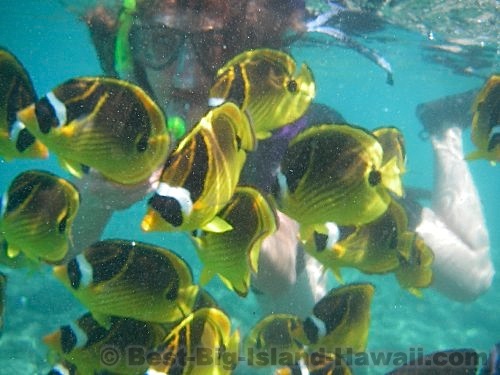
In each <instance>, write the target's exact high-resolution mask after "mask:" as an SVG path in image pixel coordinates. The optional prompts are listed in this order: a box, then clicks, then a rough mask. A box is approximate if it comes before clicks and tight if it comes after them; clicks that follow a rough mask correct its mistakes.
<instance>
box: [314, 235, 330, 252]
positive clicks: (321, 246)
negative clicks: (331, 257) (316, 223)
mask: <svg viewBox="0 0 500 375" xmlns="http://www.w3.org/2000/svg"><path fill="white" fill-rule="evenodd" d="M327 242H328V236H327V235H326V234H323V233H318V232H314V245H315V247H316V251H317V252H318V253H320V252H322V251H324V250H325V249H326V243H327Z"/></svg>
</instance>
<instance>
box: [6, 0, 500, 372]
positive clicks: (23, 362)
mask: <svg viewBox="0 0 500 375" xmlns="http://www.w3.org/2000/svg"><path fill="white" fill-rule="evenodd" d="M497 35H498V34H497ZM362 42H363V43H365V44H366V45H369V46H371V47H372V48H375V49H376V50H377V51H378V52H379V53H380V54H381V55H383V56H384V57H385V58H386V59H387V60H388V61H390V63H391V65H392V67H393V70H394V80H395V84H394V86H390V85H387V84H386V83H385V73H384V72H383V71H382V70H380V69H379V68H378V67H377V66H375V65H374V64H373V63H371V62H370V61H368V60H366V59H365V58H363V57H361V56H360V55H359V54H357V53H355V52H353V51H351V50H348V49H345V48H343V47H341V46H335V45H332V46H329V47H328V48H324V47H323V48H318V47H313V46H306V47H304V46H301V47H300V48H299V46H297V47H296V48H293V49H292V52H293V55H294V57H295V58H296V59H297V61H298V62H306V63H307V64H308V65H309V66H310V67H311V69H312V71H313V73H314V76H315V79H316V84H317V88H318V92H317V101H319V102H322V103H325V104H328V105H330V106H332V107H333V108H335V109H337V110H338V111H340V112H341V113H342V114H343V116H344V117H345V118H346V119H347V120H348V121H349V122H351V123H354V124H357V125H360V126H363V127H365V128H368V129H372V128H375V127H378V126H381V125H394V126H397V127H398V128H400V129H401V130H402V131H403V133H404V136H405V139H406V142H407V157H408V168H407V170H408V172H407V174H406V175H405V177H404V183H405V185H406V186H412V187H421V188H425V189H430V188H432V183H433V178H432V165H433V160H432V153H431V148H430V144H429V141H427V140H424V139H422V138H421V137H420V136H419V134H420V132H421V130H422V125H421V124H420V123H419V121H418V119H417V117H416V115H415V107H416V106H417V105H418V104H419V103H422V102H427V101H431V100H434V99H437V98H440V97H442V96H445V95H451V94H455V93H460V92H463V91H466V90H469V89H472V88H478V87H480V86H481V85H482V84H483V82H484V78H482V77H479V76H475V75H461V74H457V72H455V71H454V70H453V69H452V68H450V67H449V66H445V65H440V64H436V63H433V62H431V61H430V60H429V53H428V52H425V50H424V47H425V46H426V45H428V44H429V43H431V41H430V40H429V38H427V37H426V36H425V35H422V34H419V33H416V32H409V31H404V30H402V29H398V28H395V27H394V28H387V29H385V30H384V32H383V34H377V33H373V34H370V35H367V36H365V37H364V38H363V39H362ZM0 45H2V46H4V47H7V48H8V49H9V50H10V51H11V52H13V53H14V54H15V55H16V56H17V57H18V58H19V59H20V60H21V61H22V62H23V63H24V65H25V67H26V69H27V70H28V72H29V73H30V74H31V77H32V80H33V83H34V85H35V88H36V90H37V92H38V94H39V95H43V94H45V93H46V92H48V91H50V90H51V89H52V88H53V87H55V86H56V85H58V84H60V83H62V82H63V81H65V80H67V79H69V78H73V77H76V76H84V75H98V74H100V67H99V65H98V62H97V59H96V57H95V54H94V51H93V48H92V46H91V42H90V40H89V38H88V35H87V30H86V29H85V27H84V25H83V24H82V23H81V22H79V21H78V20H77V19H76V17H75V16H74V15H72V14H70V13H69V12H67V11H66V10H65V9H63V7H62V6H61V5H60V4H59V3H58V2H57V1H38V0H23V1H22V2H20V1H13V0H3V1H1V2H0ZM488 71H489V73H492V72H495V71H496V72H498V71H500V64H499V57H498V54H497V55H496V56H495V57H494V59H493V60H492V61H491V66H487V67H486V68H485V69H484V70H483V71H482V74H483V76H486V75H487V73H488ZM469 139H470V133H469V131H466V133H465V148H466V151H467V150H471V149H472V145H471V144H470V141H469ZM31 168H40V169H46V170H51V171H53V172H55V173H57V174H59V175H61V176H64V177H68V174H67V173H66V172H64V171H63V170H61V169H60V168H59V166H58V165H57V162H56V161H55V160H54V159H50V160H48V161H14V162H11V163H5V162H3V161H2V162H0V192H4V191H5V190H6V188H7V186H8V184H9V182H10V181H11V180H12V178H14V177H15V176H16V175H17V174H18V173H20V172H21V171H23V170H26V169H31ZM470 168H471V171H472V174H473V176H474V179H475V181H476V183H477V188H478V190H479V193H480V196H481V199H482V202H483V206H484V213H485V216H486V221H487V225H488V228H489V231H490V237H491V253H492V257H493V262H494V266H495V269H497V270H498V269H500V210H499V209H500V199H499V197H498V192H499V187H498V186H499V185H498V184H499V181H500V169H499V167H498V166H497V167H493V166H491V165H490V164H488V163H487V162H485V161H476V162H472V163H471V164H470ZM143 214H144V202H140V203H138V204H136V205H135V206H133V207H132V208H131V209H129V210H127V211H124V212H120V213H118V214H116V215H115V216H114V217H113V219H112V221H111V223H110V224H109V226H108V227H107V229H106V232H105V236H104V237H105V238H127V239H134V240H142V241H146V242H150V243H155V244H158V245H161V246H164V247H167V248H170V249H172V250H174V251H175V252H177V253H178V254H181V255H182V256H183V257H184V258H185V259H186V260H187V261H188V262H189V263H190V265H191V267H192V269H193V273H194V275H195V277H196V278H197V277H198V276H199V270H200V263H199V261H198V259H197V257H196V254H195V252H194V249H193V248H192V246H191V244H190V242H189V241H188V239H187V238H185V237H184V236H182V235H171V234H147V235H146V234H144V233H142V232H141V230H140V227H139V223H140V219H141V217H142V215H143ZM6 272H7V273H8V276H9V284H8V289H7V310H6V324H5V328H4V334H3V337H2V338H1V339H0V363H1V365H0V374H14V373H19V374H21V373H23V374H37V373H41V374H42V373H46V371H47V369H48V368H49V365H48V362H47V358H46V348H45V347H44V345H43V344H42V342H41V338H42V337H43V335H45V334H47V333H49V332H52V331H53V330H55V329H57V328H58V327H59V326H60V325H62V324H67V323H68V322H69V321H71V320H74V319H75V318H77V317H78V316H79V315H80V314H81V312H82V311H83V308H82V307H81V306H80V305H79V304H78V303H77V302H76V301H75V300H74V298H73V297H72V296H71V295H69V293H68V292H67V291H66V290H65V289H64V288H63V287H62V286H61V285H59V284H58V283H57V282H56V281H55V280H54V279H53V278H52V276H51V274H50V269H49V268H48V267H45V268H43V270H42V271H41V272H29V271H23V270H12V271H10V270H7V271H6ZM343 275H344V278H345V281H346V282H353V281H369V282H372V283H373V284H375V285H376V288H377V289H376V293H375V297H374V300H373V305H372V319H371V328H370V335H369V343H368V350H369V351H384V352H385V351H393V352H394V351H400V352H403V353H409V351H410V348H421V350H422V351H423V352H425V353H427V352H432V351H436V350H440V349H450V348H461V347H471V348H474V349H476V350H478V351H482V352H485V351H488V350H489V349H490V347H491V346H492V345H493V344H494V343H495V342H498V341H500V319H499V318H498V315H499V313H500V306H499V301H500V281H499V279H498V277H495V278H494V280H493V285H492V286H491V288H490V290H489V291H488V292H487V293H486V294H484V295H483V296H481V297H480V298H479V299H477V300H476V301H475V302H473V303H468V304H462V303H457V302H453V301H450V300H448V299H446V298H445V297H443V296H441V295H439V294H438V293H437V292H435V291H433V290H432V288H430V289H428V290H425V291H424V297H423V298H416V297H414V296H413V295H411V294H409V293H407V292H406V291H404V290H402V289H401V288H400V287H399V286H398V284H397V282H396V280H395V278H394V276H393V275H387V276H377V275H363V274H360V273H358V272H355V271H351V272H347V271H344V272H343ZM334 285H335V282H334V281H333V280H332V286H334ZM209 290H210V292H212V293H213V294H214V296H215V297H216V298H217V299H218V301H219V303H220V304H221V306H222V307H223V308H224V309H225V310H226V311H227V312H228V313H229V314H230V315H231V316H232V318H233V323H234V324H235V326H236V327H239V328H240V329H241V331H242V334H245V332H246V331H247V330H248V328H249V327H251V325H252V324H253V323H255V322H256V321H257V319H258V317H259V314H260V312H259V311H258V307H257V305H256V304H255V301H254V300H253V298H252V296H251V295H250V296H249V297H248V298H246V299H241V298H239V297H237V296H235V295H233V294H232V293H230V292H228V291H227V290H226V289H225V287H224V286H223V285H222V284H221V283H220V282H218V281H217V280H215V279H214V280H213V281H212V282H211V283H210V284H209ZM387 370H388V368H386V367H383V366H372V367H363V368H358V369H356V370H355V372H356V374H357V373H384V372H385V371H387ZM249 371H250V370H248V369H245V370H240V371H239V372H240V373H249ZM269 372H270V371H267V373H269ZM259 373H266V371H260V372H259Z"/></svg>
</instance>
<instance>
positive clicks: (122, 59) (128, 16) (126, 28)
mask: <svg viewBox="0 0 500 375" xmlns="http://www.w3.org/2000/svg"><path fill="white" fill-rule="evenodd" d="M136 6H137V4H136V1H135V0H123V6H122V10H121V12H120V18H119V24H120V26H119V28H118V32H117V34H116V42H115V71H116V72H117V73H118V75H119V76H120V77H127V76H129V75H130V74H131V73H132V72H133V70H134V62H133V59H132V54H131V53H130V43H129V33H130V29H131V28H132V21H133V15H134V13H135V10H136Z"/></svg>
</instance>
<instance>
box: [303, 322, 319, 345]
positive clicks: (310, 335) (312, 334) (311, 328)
mask: <svg viewBox="0 0 500 375" xmlns="http://www.w3.org/2000/svg"><path fill="white" fill-rule="evenodd" d="M303 326H304V332H305V334H306V336H307V339H308V340H309V341H310V342H311V343H313V344H314V343H315V342H317V341H318V339H319V329H318V327H317V326H316V324H314V321H313V320H312V319H311V318H306V320H304V323H303Z"/></svg>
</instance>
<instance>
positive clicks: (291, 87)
mask: <svg viewBox="0 0 500 375" xmlns="http://www.w3.org/2000/svg"><path fill="white" fill-rule="evenodd" d="M298 88H299V87H298V85H297V81H296V80H294V79H291V80H290V81H288V83H287V85H286V89H287V90H288V91H289V92H291V93H294V92H297V89H298Z"/></svg>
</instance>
